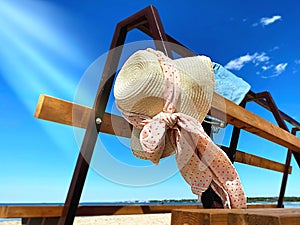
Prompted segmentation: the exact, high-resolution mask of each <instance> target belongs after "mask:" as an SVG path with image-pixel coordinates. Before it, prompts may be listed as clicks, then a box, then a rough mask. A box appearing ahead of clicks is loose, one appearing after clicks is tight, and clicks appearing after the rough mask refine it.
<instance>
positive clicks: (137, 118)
mask: <svg viewBox="0 0 300 225" xmlns="http://www.w3.org/2000/svg"><path fill="white" fill-rule="evenodd" d="M147 51H149V52H152V53H153V54H155V55H156V56H157V57H158V61H159V62H160V65H161V68H162V71H163V73H164V76H165V90H164V99H165V105H164V108H163V110H162V112H160V113H159V114H157V115H155V116H154V117H153V118H150V117H148V116H145V115H138V114H135V113H132V112H127V111H124V110H122V109H120V111H121V113H122V115H123V117H124V118H125V119H126V120H127V121H128V122H130V123H131V124H133V125H134V126H135V127H137V128H138V129H141V133H140V143H141V146H142V149H143V158H146V159H149V160H151V161H152V162H153V163H154V164H158V162H159V160H160V158H161V156H162V155H163V151H164V150H165V140H166V135H167V136H169V138H170V140H172V145H173V146H174V148H175V149H177V153H176V161H177V165H178V168H179V170H180V173H181V174H182V176H183V178H184V179H185V180H186V182H187V183H188V184H189V185H190V186H191V189H192V192H193V193H194V194H196V195H198V199H199V200H200V199H201V194H202V193H203V192H204V191H205V190H207V188H208V187H209V186H211V187H212V188H213V190H214V191H215V192H216V193H217V194H218V195H219V196H220V198H221V199H222V202H223V206H224V207H225V208H231V207H232V208H246V198H245V195H244V191H243V188H242V185H241V182H240V179H239V176H238V174H237V172H236V170H235V168H234V167H233V165H232V163H231V162H230V160H229V159H228V157H227V155H226V154H225V153H224V152H223V151H222V150H221V149H220V148H219V147H218V146H217V145H215V144H214V143H213V142H212V140H211V139H210V137H209V136H208V135H207V134H206V133H205V131H204V130H203V128H202V125H201V123H199V122H198V121H197V120H196V119H195V118H193V117H191V116H188V115H186V114H184V113H180V112H176V113H175V105H176V102H177V100H178V98H179V94H180V77H179V74H178V71H177V70H176V68H175V67H174V65H173V63H172V61H171V60H170V59H169V58H167V57H166V56H165V55H164V54H163V53H162V52H159V51H155V50H153V49H147Z"/></svg>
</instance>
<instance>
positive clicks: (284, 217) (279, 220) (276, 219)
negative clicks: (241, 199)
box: [228, 208, 300, 225]
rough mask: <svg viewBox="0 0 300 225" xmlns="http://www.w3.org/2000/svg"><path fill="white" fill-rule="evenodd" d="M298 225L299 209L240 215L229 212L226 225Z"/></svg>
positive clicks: (299, 220)
mask: <svg viewBox="0 0 300 225" xmlns="http://www.w3.org/2000/svg"><path fill="white" fill-rule="evenodd" d="M236 224H239V225H257V224H259V225H270V224H272V225H299V224H300V209H296V208H290V209H276V210H275V209H274V210H258V211H251V210H250V211H244V212H242V213H236V212H230V213H229V214H228V225H236Z"/></svg>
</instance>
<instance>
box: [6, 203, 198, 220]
mask: <svg viewBox="0 0 300 225" xmlns="http://www.w3.org/2000/svg"><path fill="white" fill-rule="evenodd" d="M201 208H202V206H201V205H125V206H124V205H101V206H79V207H78V210H77V213H76V216H100V215H130V214H153V213H170V212H171V211H172V210H173V209H201ZM62 209H63V206H43V205H41V206H0V218H41V217H43V218H46V217H59V216H60V215H61V213H62Z"/></svg>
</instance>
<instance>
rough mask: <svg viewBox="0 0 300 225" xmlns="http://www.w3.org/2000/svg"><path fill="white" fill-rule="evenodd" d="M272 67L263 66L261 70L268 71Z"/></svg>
mask: <svg viewBox="0 0 300 225" xmlns="http://www.w3.org/2000/svg"><path fill="white" fill-rule="evenodd" d="M272 67H273V65H270V66H268V65H263V66H262V67H261V68H262V70H263V71H266V70H269V69H271V68H272Z"/></svg>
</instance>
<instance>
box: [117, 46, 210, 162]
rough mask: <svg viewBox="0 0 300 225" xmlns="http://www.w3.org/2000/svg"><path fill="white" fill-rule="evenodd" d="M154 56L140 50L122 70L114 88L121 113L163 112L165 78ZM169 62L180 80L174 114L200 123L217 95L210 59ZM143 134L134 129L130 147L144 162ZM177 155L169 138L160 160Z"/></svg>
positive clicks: (186, 59)
mask: <svg viewBox="0 0 300 225" xmlns="http://www.w3.org/2000/svg"><path fill="white" fill-rule="evenodd" d="M154 52H155V51H154V50H152V51H148V50H139V51H137V52H135V53H134V54H133V55H131V56H130V57H129V58H128V60H127V61H126V62H125V64H124V65H123V67H122V68H121V70H120V72H119V74H118V76H117V78H116V82H115V86H114V96H115V99H116V104H117V106H118V108H119V109H120V110H121V111H126V112H131V113H135V114H138V115H145V116H147V117H151V118H152V117H154V116H155V115H157V114H159V113H160V112H162V111H163V107H164V104H165V99H164V90H165V78H164V73H163V70H162V67H161V65H160V62H159V60H158V56H157V54H155V53H154ZM169 60H170V61H171V63H172V64H173V65H174V66H175V68H176V69H177V71H178V74H179V77H180V96H179V99H178V101H177V103H176V106H175V108H176V110H175V112H180V113H184V114H186V115H188V116H191V117H193V118H195V119H196V120H198V121H199V122H200V123H201V122H202V121H203V120H204V118H205V116H206V114H207V113H208V111H209V109H210V107H211V101H212V96H213V91H214V72H213V68H212V63H211V60H210V58H208V57H206V56H194V57H187V58H180V59H175V60H171V59H169ZM140 133H141V129H138V128H136V127H134V126H133V130H132V137H131V142H130V145H131V149H132V151H133V154H134V155H135V156H137V157H139V158H143V153H142V151H143V149H142V146H141V144H140ZM175 152H176V145H174V144H172V140H170V138H169V136H168V135H166V140H165V149H164V152H163V154H162V156H161V158H163V157H167V156H169V155H172V154H174V153H175Z"/></svg>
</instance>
